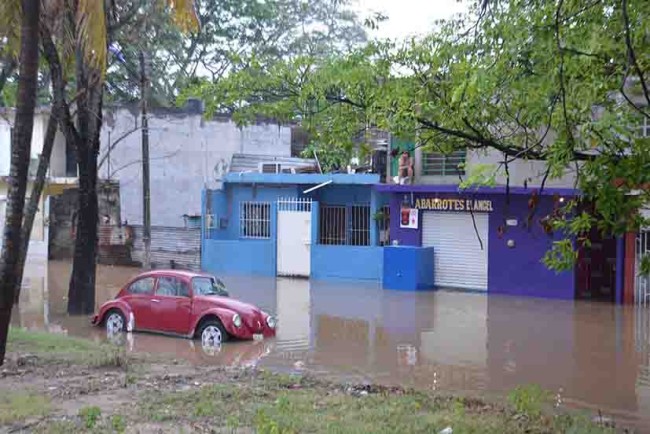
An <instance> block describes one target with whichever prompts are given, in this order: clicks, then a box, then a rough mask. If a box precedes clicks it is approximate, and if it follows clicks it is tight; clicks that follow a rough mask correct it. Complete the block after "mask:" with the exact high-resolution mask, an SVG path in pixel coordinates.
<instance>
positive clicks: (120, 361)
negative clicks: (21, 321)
mask: <svg viewBox="0 0 650 434" xmlns="http://www.w3.org/2000/svg"><path fill="white" fill-rule="evenodd" d="M7 348H8V350H9V351H10V352H23V353H31V354H37V355H42V356H46V357H47V358H48V359H49V360H57V359H60V360H71V361H74V362H77V363H84V364H89V365H91V366H96V367H115V368H125V367H126V366H127V365H128V364H129V360H128V358H127V356H126V351H125V349H124V348H123V347H118V346H115V345H111V344H108V343H96V342H93V341H90V340H87V339H81V338H76V337H71V336H66V335H62V334H55V333H47V332H40V331H31V330H25V329H22V328H15V327H12V328H10V329H9V339H8V347H7Z"/></svg>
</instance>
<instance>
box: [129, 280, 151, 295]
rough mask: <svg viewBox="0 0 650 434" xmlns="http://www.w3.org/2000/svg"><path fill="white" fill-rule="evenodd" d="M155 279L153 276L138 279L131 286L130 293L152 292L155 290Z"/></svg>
mask: <svg viewBox="0 0 650 434" xmlns="http://www.w3.org/2000/svg"><path fill="white" fill-rule="evenodd" d="M154 283H155V279H154V278H153V277H145V278H142V279H138V280H136V281H135V282H133V283H132V284H131V285H130V286H129V289H128V291H129V293H130V294H151V293H152V292H153V287H154Z"/></svg>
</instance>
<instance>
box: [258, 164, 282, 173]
mask: <svg viewBox="0 0 650 434" xmlns="http://www.w3.org/2000/svg"><path fill="white" fill-rule="evenodd" d="M280 169H281V166H280V163H260V166H259V172H260V173H280Z"/></svg>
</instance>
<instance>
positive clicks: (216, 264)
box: [201, 240, 276, 276]
mask: <svg viewBox="0 0 650 434" xmlns="http://www.w3.org/2000/svg"><path fill="white" fill-rule="evenodd" d="M203 249H204V250H203V254H202V255H201V268H202V269H203V270H205V271H208V272H210V273H215V274H225V275H233V274H234V275H236V274H252V275H262V276H275V274H276V265H275V241H273V240H204V243H203Z"/></svg>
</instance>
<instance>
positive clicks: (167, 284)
mask: <svg viewBox="0 0 650 434" xmlns="http://www.w3.org/2000/svg"><path fill="white" fill-rule="evenodd" d="M156 294H158V295H166V296H171V297H189V296H190V290H189V288H188V286H187V284H186V283H185V282H184V281H183V280H182V279H179V278H178V277H159V278H158V289H157V290H156Z"/></svg>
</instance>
